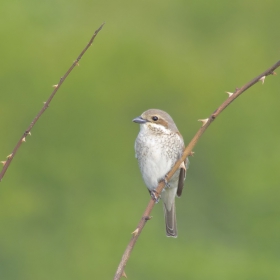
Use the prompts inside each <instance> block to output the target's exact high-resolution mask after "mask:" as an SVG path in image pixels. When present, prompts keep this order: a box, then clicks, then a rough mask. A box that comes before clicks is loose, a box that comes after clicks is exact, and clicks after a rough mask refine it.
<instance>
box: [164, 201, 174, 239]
mask: <svg viewBox="0 0 280 280" xmlns="http://www.w3.org/2000/svg"><path fill="white" fill-rule="evenodd" d="M163 210H164V217H165V226H166V236H167V237H175V238H176V237H177V221H176V209H175V200H174V201H173V204H172V206H171V208H170V210H168V208H167V205H165V203H163Z"/></svg>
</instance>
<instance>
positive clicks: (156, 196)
mask: <svg viewBox="0 0 280 280" xmlns="http://www.w3.org/2000/svg"><path fill="white" fill-rule="evenodd" d="M150 194H151V198H152V199H153V200H154V201H155V203H158V202H159V201H160V195H159V194H158V193H157V191H156V190H152V191H150Z"/></svg>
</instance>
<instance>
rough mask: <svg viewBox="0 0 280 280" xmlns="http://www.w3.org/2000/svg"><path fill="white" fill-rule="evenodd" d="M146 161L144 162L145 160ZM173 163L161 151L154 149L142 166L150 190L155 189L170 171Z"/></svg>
mask: <svg viewBox="0 0 280 280" xmlns="http://www.w3.org/2000/svg"><path fill="white" fill-rule="evenodd" d="M143 163H144V162H143ZM172 165H173V163H172V161H171V159H168V158H167V157H166V156H164V155H163V154H162V153H161V152H160V151H154V152H152V153H151V154H150V156H149V157H148V158H146V160H145V163H144V164H143V165H142V166H141V170H142V176H143V179H144V181H145V184H146V185H147V187H148V189H149V190H154V189H155V188H156V187H157V185H158V183H159V181H161V180H163V179H164V177H165V175H166V174H167V173H168V172H169V171H170V169H171V167H172Z"/></svg>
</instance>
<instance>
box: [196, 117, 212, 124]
mask: <svg viewBox="0 0 280 280" xmlns="http://www.w3.org/2000/svg"><path fill="white" fill-rule="evenodd" d="M208 120H209V118H207V119H199V120H197V121H199V122H202V126H205V124H206V123H207V122H208Z"/></svg>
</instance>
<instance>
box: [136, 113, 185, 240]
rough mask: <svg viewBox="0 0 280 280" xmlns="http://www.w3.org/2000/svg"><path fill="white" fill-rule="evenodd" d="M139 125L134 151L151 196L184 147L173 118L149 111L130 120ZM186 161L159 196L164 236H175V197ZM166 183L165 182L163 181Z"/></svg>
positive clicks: (183, 175)
mask: <svg viewBox="0 0 280 280" xmlns="http://www.w3.org/2000/svg"><path fill="white" fill-rule="evenodd" d="M133 122H135V123H139V124H140V132H139V134H138V136H137V138H136V141H135V152H136V155H135V156H136V158H137V160H138V164H139V167H140V170H141V173H142V177H143V180H144V182H145V184H146V185H147V187H148V190H149V192H150V194H151V196H152V197H155V195H154V192H155V189H156V187H157V186H158V183H159V182H160V181H162V180H165V176H166V174H167V173H168V172H169V171H170V170H171V168H172V167H173V166H174V164H175V163H176V161H177V160H178V159H179V158H180V157H181V156H182V153H183V151H184V148H185V145H184V140H183V137H182V135H181V134H180V132H179V130H178V128H177V126H176V124H175V123H174V121H173V119H172V118H171V117H170V116H169V115H168V114H167V113H166V112H164V111H161V110H158V109H150V110H147V111H145V112H144V113H143V114H142V115H141V116H139V117H137V118H135V119H133ZM187 163H188V159H186V161H185V162H183V163H182V164H181V165H180V168H179V169H178V170H177V171H176V172H175V174H174V175H173V177H172V178H171V179H170V181H169V182H168V183H166V186H165V188H164V189H163V191H162V193H161V198H162V201H163V208H164V216H165V224H166V235H167V236H168V237H169V236H171V237H177V223H176V210H175V196H176V194H177V196H178V197H180V196H181V194H182V190H183V186H184V180H185V175H186V166H188V164H187ZM165 181H166V180H165Z"/></svg>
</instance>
